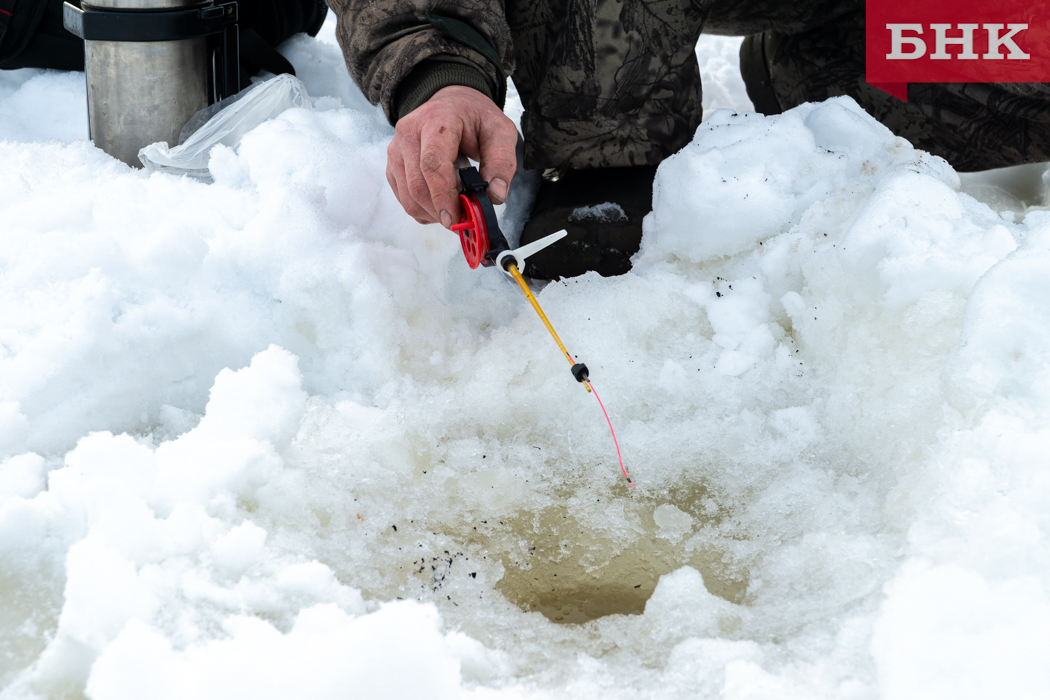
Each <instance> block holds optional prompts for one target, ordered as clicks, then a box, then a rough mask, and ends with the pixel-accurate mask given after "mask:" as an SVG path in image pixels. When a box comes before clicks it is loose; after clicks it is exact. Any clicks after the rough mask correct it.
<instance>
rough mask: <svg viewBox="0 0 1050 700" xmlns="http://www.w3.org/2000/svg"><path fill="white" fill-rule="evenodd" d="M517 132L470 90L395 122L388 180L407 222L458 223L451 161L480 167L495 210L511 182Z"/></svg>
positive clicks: (455, 91) (455, 89)
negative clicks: (463, 160) (463, 159)
mask: <svg viewBox="0 0 1050 700" xmlns="http://www.w3.org/2000/svg"><path fill="white" fill-rule="evenodd" d="M517 143H518V130H517V128H516V127H515V126H514V122H512V121H511V120H510V119H508V118H507V116H506V115H505V114H503V112H502V111H501V110H500V108H499V107H497V106H496V103H495V102H493V101H492V100H491V99H489V98H488V97H487V96H486V95H484V94H483V93H480V92H478V91H477V90H475V89H474V88H469V87H465V86H462V85H450V86H449V87H446V88H442V89H440V90H438V91H437V92H436V93H434V96H433V97H431V98H430V99H429V100H427V101H426V102H425V103H423V104H422V105H420V106H419V107H417V108H416V109H414V110H413V111H412V112H410V113H409V114H407V115H405V116H404V117H402V118H401V119H399V120H398V122H397V126H396V127H395V130H394V140H393V141H391V142H390V146H389V147H388V148H387V149H386V156H387V158H386V179H387V182H389V183H390V187H391V189H393V190H394V194H395V195H397V200H398V201H399V202H401V206H403V207H404V208H405V211H406V212H408V214H409V216H412V217H414V218H415V220H416V221H418V222H419V223H421V224H430V223H434V222H441V225H442V226H444V227H445V228H448V227H449V226H451V225H452V224H453V223H455V222H457V221H459V220H460V211H459V190H458V188H457V187H456V168H455V161H456V158H458V157H459V155H460V154H463V155H465V156H467V157H468V158H470V159H472V160H475V161H478V162H479V163H480V164H481V178H482V179H483V180H487V181H488V183H489V190H488V191H489V196H490V197H491V198H492V201H493V202H494V203H496V204H499V203H501V202H503V201H504V200H505V199H506V198H507V192H508V191H509V188H510V181H511V178H513V177H514V168H515V163H516V158H515V155H514V148H515V146H516V145H517Z"/></svg>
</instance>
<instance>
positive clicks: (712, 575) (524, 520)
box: [496, 498, 747, 624]
mask: <svg viewBox="0 0 1050 700" xmlns="http://www.w3.org/2000/svg"><path fill="white" fill-rule="evenodd" d="M676 500H677V499H676ZM699 502H701V499H700V498H696V499H694V500H692V503H699ZM636 505H637V507H638V508H639V510H644V511H645V512H646V514H645V515H641V516H640V517H638V518H636V519H634V520H636V522H632V523H630V526H629V527H616V529H608V530H603V529H598V528H596V527H595V526H594V525H593V524H585V523H583V522H581V521H580V520H578V519H577V518H576V517H574V516H573V514H572V513H571V511H570V510H569V509H568V508H567V507H552V508H548V509H546V510H544V511H542V512H541V513H539V514H536V515H531V516H525V517H521V518H519V519H517V520H511V521H509V522H508V523H507V524H508V525H509V526H510V528H511V531H512V532H514V533H515V534H516V535H517V536H518V537H519V538H520V539H519V544H518V546H516V547H512V548H510V549H509V550H504V553H503V554H502V563H503V567H504V575H503V578H502V579H501V580H500V581H499V582H498V583H497V584H496V588H497V590H499V591H500V592H501V593H502V594H503V595H504V596H505V597H506V598H507V599H508V600H510V601H511V602H512V603H514V604H515V605H517V606H518V607H520V608H522V609H523V610H526V611H528V612H539V613H542V614H543V615H544V616H546V617H547V618H548V619H549V620H551V621H552V622H557V623H566V624H571V623H582V622H587V621H589V620H594V619H597V618H599V617H604V616H606V615H640V614H641V613H642V612H644V610H645V604H646V602H647V601H648V600H649V598H650V596H652V594H653V591H654V590H655V588H656V584H657V582H658V581H659V579H660V577H661V576H663V575H664V574H667V573H670V572H672V571H675V570H676V569H679V568H681V567H683V566H691V567H693V568H694V569H697V570H698V571H700V572H701V573H702V574H703V576H704V581H705V582H706V584H707V587H708V589H709V590H710V591H711V592H712V593H713V594H715V595H718V596H720V597H722V598H725V599H726V600H729V601H732V602H734V603H739V602H741V601H742V600H743V597H744V592H745V590H746V587H747V577H746V572H738V571H733V570H731V569H730V568H729V567H727V566H726V564H724V559H725V557H724V553H723V552H722V551H719V550H717V549H715V548H713V547H703V546H698V545H697V543H696V542H695V540H692V539H691V537H690V535H691V534H692V532H689V533H685V532H677V533H669V532H668V529H669V528H668V522H670V524H671V525H673V524H674V522H673V518H670V519H669V518H664V519H663V520H664V521H665V522H664V524H663V526H661V525H660V524H658V523H657V520H660V518H659V516H657V517H656V518H654V517H653V513H654V508H653V505H654V504H652V503H649V504H645V503H638V504H636ZM679 505H682V504H681V503H680V504H679ZM668 507H669V508H671V509H672V510H674V511H677V512H678V513H682V514H683V516H685V511H684V510H681V509H679V508H678V506H671V505H670V504H668ZM665 511H666V508H665ZM665 515H666V512H665ZM697 515H700V516H701V517H697ZM685 517H686V518H688V517H692V520H693V522H694V523H695V526H694V527H703V526H704V525H710V524H712V521H713V520H714V516H712V515H711V514H706V515H704V514H701V513H690V514H689V515H688V516H685ZM620 525H626V523H620ZM639 526H640V527H639ZM674 534H677V535H678V536H677V537H674V536H673V535H674ZM669 535H672V536H670V537H669Z"/></svg>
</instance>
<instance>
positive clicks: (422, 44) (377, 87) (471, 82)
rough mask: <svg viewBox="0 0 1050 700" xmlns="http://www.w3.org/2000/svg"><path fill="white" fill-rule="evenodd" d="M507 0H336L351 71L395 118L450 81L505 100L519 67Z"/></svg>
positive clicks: (332, 2)
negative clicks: (511, 78)
mask: <svg viewBox="0 0 1050 700" xmlns="http://www.w3.org/2000/svg"><path fill="white" fill-rule="evenodd" d="M503 2H504V0H329V4H330V5H331V7H332V9H333V10H334V11H335V13H336V16H337V18H338V25H337V29H336V35H337V37H338V39H339V44H340V46H342V49H343V55H344V56H345V58H346V65H347V67H348V68H349V69H350V75H351V77H353V79H354V81H355V82H356V83H357V84H358V86H359V87H360V88H361V90H362V92H364V94H365V97H367V98H368V100H369V101H370V102H372V103H373V104H382V105H383V110H384V111H385V112H386V115H387V118H388V119H389V120H390V123H391V124H393V123H394V122H396V121H397V119H398V117H400V116H403V115H405V114H407V113H408V112H410V111H412V109H414V108H415V107H417V106H419V105H420V104H422V103H423V102H425V101H426V100H427V99H429V98H430V96H431V95H433V94H434V92H437V90H438V89H440V88H441V87H444V86H446V85H467V86H469V87H473V88H475V89H478V90H480V91H481V92H483V93H485V94H487V95H488V96H489V97H491V98H492V99H494V100H495V101H496V103H497V104H499V105H500V106H502V105H503V100H504V97H505V95H506V81H507V77H508V76H509V75H510V72H511V71H512V70H513V68H514V58H513V45H512V42H511V36H510V28H509V27H508V25H507V20H506V17H505V14H504V4H503ZM449 20H451V21H449ZM457 20H458V22H457ZM461 23H465V24H466V26H467V27H468V29H467V30H464V28H463V24H461ZM471 29H472V30H476V32H471ZM463 31H467V32H468V33H473V34H474V37H464V36H463V35H462V34H458V33H459V32H463ZM478 33H480V36H478ZM457 36H458V38H456V37H457ZM472 38H473V39H474V40H473V41H472V40H471V39H472ZM478 39H480V41H481V44H480V45H479V44H478V41H477V40H478ZM471 44H474V45H478V46H479V48H480V50H479V48H472V46H471ZM486 50H487V51H486ZM483 51H486V52H487V53H488V54H489V56H488V57H486V55H485V53H483Z"/></svg>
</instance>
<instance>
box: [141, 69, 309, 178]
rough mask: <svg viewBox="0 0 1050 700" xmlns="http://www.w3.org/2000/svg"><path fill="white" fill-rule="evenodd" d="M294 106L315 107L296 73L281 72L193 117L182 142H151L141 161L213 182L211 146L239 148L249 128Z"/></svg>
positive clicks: (156, 168)
mask: <svg viewBox="0 0 1050 700" xmlns="http://www.w3.org/2000/svg"><path fill="white" fill-rule="evenodd" d="M292 107H303V108H305V109H313V107H312V105H311V104H310V96H309V95H307V94H306V87H305V86H303V84H302V82H300V80H299V79H298V78H296V77H295V76H294V75H288V74H285V75H278V76H277V77H275V78H270V79H269V80H266V81H263V82H260V83H255V84H254V85H252V86H250V87H247V88H245V89H244V90H241V91H240V92H239V93H237V94H236V95H234V96H232V97H228V98H226V99H225V100H223V101H222V102H217V103H215V104H213V105H212V106H211V107H208V108H206V109H202V110H201V111H199V112H197V113H196V114H194V115H193V117H191V118H190V120H189V122H187V124H186V126H185V127H184V128H183V130H182V133H181V134H180V135H179V145H178V146H175V147H174V148H169V147H168V144H167V142H164V141H161V142H159V143H151V144H150V145H148V146H146V147H145V148H143V149H142V150H140V151H139V160H141V161H142V164H143V165H144V166H146V170H148V171H150V172H151V173H154V172H163V173H171V174H173V175H189V176H191V177H195V178H198V179H200V180H204V181H205V182H212V177H211V172H209V170H208V159H209V157H210V155H211V149H212V147H214V146H215V145H217V144H220V143H221V144H223V145H225V146H229V147H230V148H236V147H237V146H238V144H240V142H241V139H242V138H243V137H244V135H245V134H247V133H248V132H249V131H251V130H252V129H254V128H255V127H257V126H259V125H260V124H262V123H263V122H265V121H267V120H269V119H273V118H274V117H276V116H277V115H278V114H280V113H281V112H283V111H285V110H286V109H291V108H292Z"/></svg>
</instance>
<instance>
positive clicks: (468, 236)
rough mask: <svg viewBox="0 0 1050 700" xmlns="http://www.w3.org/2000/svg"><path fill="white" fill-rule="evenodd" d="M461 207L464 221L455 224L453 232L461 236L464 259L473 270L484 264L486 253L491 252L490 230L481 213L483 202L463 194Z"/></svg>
mask: <svg viewBox="0 0 1050 700" xmlns="http://www.w3.org/2000/svg"><path fill="white" fill-rule="evenodd" d="M459 206H460V208H461V209H462V210H463V221H462V222H461V223H458V224H455V225H454V226H453V227H452V230H453V231H455V232H456V233H458V234H459V244H460V245H461V246H462V247H463V257H465V258H466V259H467V264H468V265H470V269H471V270H476V269H477V267H478V265H482V264H484V259H485V253H487V252H488V251H489V228H488V226H486V225H485V214H484V213H483V212H482V211H481V202H479V201H478V200H477V197H475V196H474V195H465V194H461V195H460V196H459Z"/></svg>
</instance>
